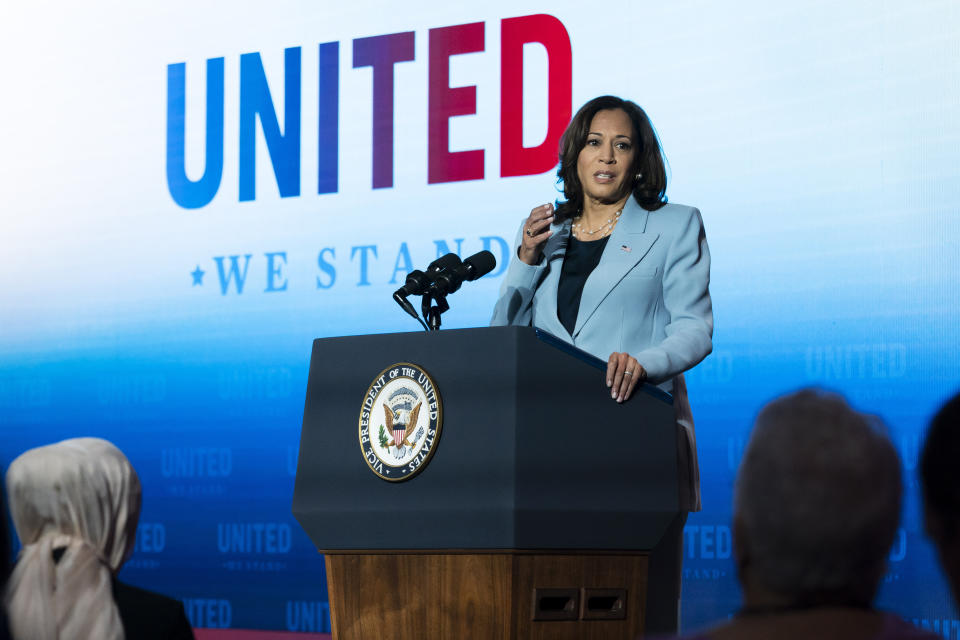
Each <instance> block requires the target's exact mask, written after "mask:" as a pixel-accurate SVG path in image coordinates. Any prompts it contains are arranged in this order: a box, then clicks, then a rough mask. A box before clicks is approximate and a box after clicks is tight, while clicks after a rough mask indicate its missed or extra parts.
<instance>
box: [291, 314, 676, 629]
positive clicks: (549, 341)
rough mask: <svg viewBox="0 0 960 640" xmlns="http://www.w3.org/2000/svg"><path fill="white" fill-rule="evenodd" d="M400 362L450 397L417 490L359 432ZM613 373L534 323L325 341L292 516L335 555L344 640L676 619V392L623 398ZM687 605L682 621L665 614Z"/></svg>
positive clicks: (647, 389) (335, 605) (313, 365)
mask: <svg viewBox="0 0 960 640" xmlns="http://www.w3.org/2000/svg"><path fill="white" fill-rule="evenodd" d="M396 363H412V364H415V365H417V366H418V367H420V368H422V370H423V371H425V372H427V373H428V374H429V376H430V377H431V378H432V380H433V382H434V383H435V386H436V390H437V392H438V394H439V396H440V398H441V400H442V426H441V428H440V431H439V435H438V437H437V439H436V440H435V441H434V442H433V452H432V457H431V458H429V460H428V461H427V462H425V463H424V464H423V467H422V470H421V471H420V472H419V473H418V474H417V475H416V476H415V477H412V478H410V479H408V480H406V481H402V482H390V481H387V480H384V479H382V478H381V477H378V475H377V474H376V473H374V471H373V470H371V467H370V466H368V464H367V461H366V460H365V459H364V454H363V453H362V452H361V442H360V438H359V425H360V422H359V419H360V416H361V408H362V405H363V403H364V400H365V397H366V394H367V392H368V389H369V388H370V387H371V381H372V380H374V379H375V378H376V377H377V376H378V375H380V373H381V372H384V371H385V370H386V369H388V368H389V367H391V366H392V365H394V364H396ZM600 368H603V369H604V370H605V368H606V363H604V362H602V361H599V360H597V359H596V358H593V357H592V356H590V355H588V354H586V353H584V352H582V351H579V350H577V349H575V348H574V347H572V346H569V345H566V344H565V343H562V342H561V341H559V340H557V339H556V338H553V337H552V336H549V335H548V334H542V333H540V332H539V331H537V330H535V329H533V328H529V327H492V328H482V329H465V330H447V331H438V332H430V333H427V332H422V333H403V334H382V335H367V336H353V337H342V338H325V339H318V340H315V341H314V344H313V353H312V356H311V360H310V374H309V380H308V384H307V396H306V403H305V407H304V416H303V429H302V433H301V440H300V453H299V460H298V464H297V474H296V483H295V489H294V497H293V513H294V515H295V517H296V518H297V520H298V521H299V523H300V524H301V526H302V527H303V528H304V530H305V531H306V532H307V534H308V535H309V536H310V538H311V540H312V541H313V543H314V544H315V545H316V546H317V549H318V550H320V551H321V552H322V553H324V554H325V556H326V567H327V585H328V594H329V599H330V612H331V620H332V626H333V637H334V638H335V639H339V640H352V639H354V638H362V639H365V640H366V639H370V638H388V639H399V640H403V639H406V638H411V639H412V638H416V639H418V640H419V639H423V638H429V639H433V638H439V639H444V638H451V639H453V638H457V639H459V638H544V639H546V638H549V639H551V640H563V639H566V638H570V639H574V638H576V639H578V640H580V639H584V638H603V639H605V640H609V639H615V638H624V639H628V638H629V639H633V638H636V637H638V636H639V635H640V634H642V633H643V632H644V631H645V629H646V630H647V631H649V632H656V633H664V632H670V631H671V630H674V629H675V624H676V617H675V612H676V602H675V598H676V583H675V582H674V583H673V584H672V585H671V584H669V583H670V582H671V581H675V580H677V579H678V576H676V575H671V574H675V573H676V564H675V563H676V560H677V557H678V556H677V554H678V553H679V548H678V547H677V546H676V540H677V539H678V538H679V535H680V531H681V529H682V524H683V521H684V519H685V516H686V513H685V512H684V511H682V510H681V508H680V505H681V504H682V503H681V502H680V495H679V487H678V462H677V450H678V448H677V443H678V433H677V427H676V425H675V419H674V411H673V405H672V398H671V397H670V396H669V394H666V393H664V392H662V391H661V390H659V389H658V388H656V387H653V386H651V385H644V386H642V387H640V386H639V385H638V388H637V389H636V390H635V392H634V396H633V397H632V398H631V399H630V400H629V401H627V402H625V403H623V404H617V403H616V402H614V401H613V400H612V399H611V398H610V394H609V391H607V389H606V386H605V384H604V379H603V378H604V376H603V374H602V373H601V372H600V371H598V369H600ZM374 415H376V413H374ZM381 433H382V432H381ZM381 437H383V436H381ZM401 437H402V436H401ZM671 539H672V540H673V541H672V542H671ZM670 555H672V556H674V557H673V559H672V560H670V559H669V558H668V557H666V556H670ZM661 566H662V567H673V569H667V570H666V571H665V570H663V569H658V567H661ZM671 598H672V599H673V603H672V605H673V609H672V611H673V614H672V615H673V619H672V622H671V621H670V620H669V619H668V620H666V621H664V620H662V618H663V616H662V615H661V616H660V618H661V619H660V620H659V621H657V622H656V623H655V624H654V622H653V621H654V620H657V616H658V612H659V611H660V610H661V609H662V608H663V606H664V603H665V602H666V603H669V601H670V599H671ZM667 608H668V609H669V606H668V607H667Z"/></svg>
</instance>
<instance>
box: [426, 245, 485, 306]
mask: <svg viewBox="0 0 960 640" xmlns="http://www.w3.org/2000/svg"><path fill="white" fill-rule="evenodd" d="M448 256H453V254H452V253H451V254H447V256H444V258H446V257H448ZM454 257H456V256H454ZM442 259H443V258H441V260H442ZM457 262H459V264H457V265H455V266H453V267H451V268H449V269H444V270H442V271H439V272H437V273H434V274H433V284H432V285H431V286H430V292H431V293H432V294H433V295H437V296H445V295H448V294H451V293H453V292H454V291H456V290H457V289H459V288H460V285H462V284H463V283H464V282H473V281H474V280H477V279H479V278H482V277H483V276H485V275H487V274H488V273H490V272H491V271H493V268H494V267H495V266H497V259H496V258H494V257H493V254H492V253H490V252H489V251H481V252H480V253H475V254H473V255H472V256H470V257H469V258H467V259H466V260H464V261H463V262H460V261H459V258H458V259H457Z"/></svg>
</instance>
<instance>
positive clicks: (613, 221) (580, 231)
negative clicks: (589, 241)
mask: <svg viewBox="0 0 960 640" xmlns="http://www.w3.org/2000/svg"><path fill="white" fill-rule="evenodd" d="M621 213H623V209H618V210H617V212H616V213H614V214H613V217H611V218H608V219H607V221H606V222H604V223H603V224H601V225H600V226H599V227H597V228H596V229H585V228H584V226H583V223H582V222H580V220H582V219H583V214H582V213H581V214H580V215H578V216H577V217H576V218H574V219H573V231H574V234H575V235H580V236H582V235H584V234H586V235H588V236H592V235H594V234H596V233H600V232H601V231H603V235H604V236H605V235H607V234H608V233H610V232H611V231H613V228H614V227H615V226H616V225H617V221H618V220H620V214H621ZM601 237H602V236H601Z"/></svg>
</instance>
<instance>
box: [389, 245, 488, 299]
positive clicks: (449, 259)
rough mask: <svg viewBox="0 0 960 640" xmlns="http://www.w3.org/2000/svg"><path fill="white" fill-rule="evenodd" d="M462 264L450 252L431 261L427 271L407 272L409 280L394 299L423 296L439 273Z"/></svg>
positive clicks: (394, 294)
mask: <svg viewBox="0 0 960 640" xmlns="http://www.w3.org/2000/svg"><path fill="white" fill-rule="evenodd" d="M487 253H490V252H489V251H488V252H487ZM478 255H479V254H478ZM490 257H491V258H492V257H493V254H490ZM468 260H469V258H468ZM460 264H461V263H460V258H459V256H457V254H455V253H448V254H447V255H445V256H441V257H439V258H437V259H436V260H434V261H433V262H431V263H430V265H429V266H428V267H427V272H426V273H424V272H423V271H420V270H419V269H415V270H414V271H411V272H410V273H408V274H407V281H406V282H405V283H404V285H403V286H402V287H400V288H399V289H397V290H396V291H395V292H394V293H393V299H394V300H397V302H400V300H399V299H398V298H404V299H405V298H407V297H408V296H422V295H423V294H425V293H427V291H429V290H430V285H432V284H433V281H434V279H435V278H436V277H437V274H439V273H443V272H444V271H448V270H450V269H454V268H456V267H459V266H460ZM491 268H492V267H491Z"/></svg>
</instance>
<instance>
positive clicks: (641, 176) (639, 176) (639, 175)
mask: <svg viewBox="0 0 960 640" xmlns="http://www.w3.org/2000/svg"><path fill="white" fill-rule="evenodd" d="M641 178H643V174H642V173H640V172H639V171H638V172H637V178H636V180H635V182H640V179H641Z"/></svg>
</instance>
